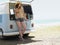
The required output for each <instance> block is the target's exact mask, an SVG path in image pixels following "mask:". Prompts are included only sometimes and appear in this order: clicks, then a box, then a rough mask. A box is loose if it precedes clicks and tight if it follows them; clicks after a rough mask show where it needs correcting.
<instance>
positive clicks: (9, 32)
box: [0, 2, 34, 37]
mask: <svg viewBox="0 0 60 45" xmlns="http://www.w3.org/2000/svg"><path fill="white" fill-rule="evenodd" d="M15 3H16V2H6V3H2V4H0V36H2V37H4V36H13V35H19V31H18V27H17V25H16V22H15V14H14V5H15ZM22 5H23V8H24V12H25V13H26V14H27V15H26V17H27V19H28V20H27V21H25V23H26V26H27V27H26V31H25V33H24V34H26V35H28V34H29V33H30V32H32V31H34V30H33V22H32V21H33V11H32V7H31V5H30V3H26V2H25V3H24V2H22Z"/></svg>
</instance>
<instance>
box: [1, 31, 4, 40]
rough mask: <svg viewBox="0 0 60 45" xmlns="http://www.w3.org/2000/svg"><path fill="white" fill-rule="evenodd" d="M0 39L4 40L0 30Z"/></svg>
mask: <svg viewBox="0 0 60 45" xmlns="http://www.w3.org/2000/svg"><path fill="white" fill-rule="evenodd" d="M0 34H1V35H0V39H3V38H4V36H3V31H2V30H0Z"/></svg>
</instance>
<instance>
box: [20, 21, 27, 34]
mask: <svg viewBox="0 0 60 45" xmlns="http://www.w3.org/2000/svg"><path fill="white" fill-rule="evenodd" d="M21 24H22V26H23V30H22V33H23V34H24V32H25V31H26V24H25V23H24V22H22V23H21Z"/></svg>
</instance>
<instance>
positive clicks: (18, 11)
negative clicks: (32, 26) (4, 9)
mask: <svg viewBox="0 0 60 45" xmlns="http://www.w3.org/2000/svg"><path fill="white" fill-rule="evenodd" d="M14 12H15V18H16V23H17V26H18V29H19V34H20V36H19V38H21V39H22V40H24V39H23V34H24V32H25V30H26V24H25V23H24V20H27V19H26V14H25V13H24V10H23V6H22V4H21V3H17V4H16V5H15V9H14ZM22 27H23V29H22Z"/></svg>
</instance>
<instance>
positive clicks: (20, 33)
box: [16, 21, 23, 38]
mask: <svg viewBox="0 0 60 45" xmlns="http://www.w3.org/2000/svg"><path fill="white" fill-rule="evenodd" d="M16 23H17V26H18V29H19V35H20V36H21V38H23V34H22V29H21V26H22V25H21V22H19V21H16Z"/></svg>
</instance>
